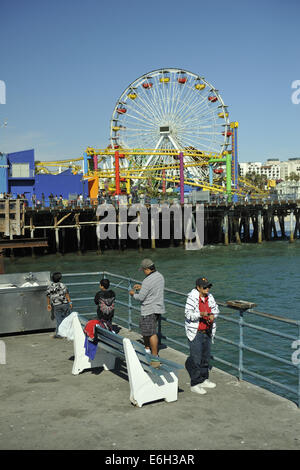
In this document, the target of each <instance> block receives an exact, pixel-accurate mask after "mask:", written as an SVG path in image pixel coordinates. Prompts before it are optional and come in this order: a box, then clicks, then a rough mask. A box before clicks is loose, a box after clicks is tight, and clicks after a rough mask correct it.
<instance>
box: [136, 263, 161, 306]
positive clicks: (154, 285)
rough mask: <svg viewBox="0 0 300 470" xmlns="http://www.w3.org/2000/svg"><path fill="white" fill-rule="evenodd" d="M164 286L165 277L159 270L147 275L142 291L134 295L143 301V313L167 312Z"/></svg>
mask: <svg viewBox="0 0 300 470" xmlns="http://www.w3.org/2000/svg"><path fill="white" fill-rule="evenodd" d="M164 288H165V280H164V277H163V275H162V274H160V273H159V272H158V271H154V272H153V273H151V274H149V275H148V276H147V277H145V279H144V280H143V282H142V287H141V289H140V291H139V292H138V293H136V294H134V295H133V298H134V299H135V300H139V301H140V302H141V315H150V314H152V313H165V304H164Z"/></svg>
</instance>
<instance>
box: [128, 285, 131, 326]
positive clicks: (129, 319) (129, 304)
mask: <svg viewBox="0 0 300 470" xmlns="http://www.w3.org/2000/svg"><path fill="white" fill-rule="evenodd" d="M131 289H132V285H131V279H129V281H128V329H129V331H131V311H132V309H131V307H132V299H131V295H130V294H129V291H130V290H131Z"/></svg>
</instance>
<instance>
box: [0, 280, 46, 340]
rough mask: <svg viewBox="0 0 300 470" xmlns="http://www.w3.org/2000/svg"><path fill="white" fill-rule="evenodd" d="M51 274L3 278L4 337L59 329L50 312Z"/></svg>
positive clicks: (0, 324)
mask: <svg viewBox="0 0 300 470" xmlns="http://www.w3.org/2000/svg"><path fill="white" fill-rule="evenodd" d="M49 283H50V271H43V272H35V273H31V272H30V273H15V274H1V275H0V334H6V333H17V332H26V331H35V330H45V329H50V328H55V323H54V321H53V320H51V319H50V312H48V310H47V299H46V290H47V287H48V285H49Z"/></svg>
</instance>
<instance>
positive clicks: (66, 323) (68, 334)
mask: <svg viewBox="0 0 300 470" xmlns="http://www.w3.org/2000/svg"><path fill="white" fill-rule="evenodd" d="M75 315H78V312H72V313H70V315H68V316H67V317H66V318H65V319H64V320H63V321H62V322H61V324H60V325H59V327H58V334H59V336H63V337H64V338H67V339H68V340H69V341H73V340H74V332H73V318H74V316H75Z"/></svg>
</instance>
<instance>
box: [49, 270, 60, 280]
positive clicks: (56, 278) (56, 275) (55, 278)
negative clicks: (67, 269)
mask: <svg viewBox="0 0 300 470" xmlns="http://www.w3.org/2000/svg"><path fill="white" fill-rule="evenodd" d="M61 278H62V275H61V273H60V272H59V271H56V272H55V273H53V274H52V276H51V279H52V281H53V282H59V281H60V280H61Z"/></svg>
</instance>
